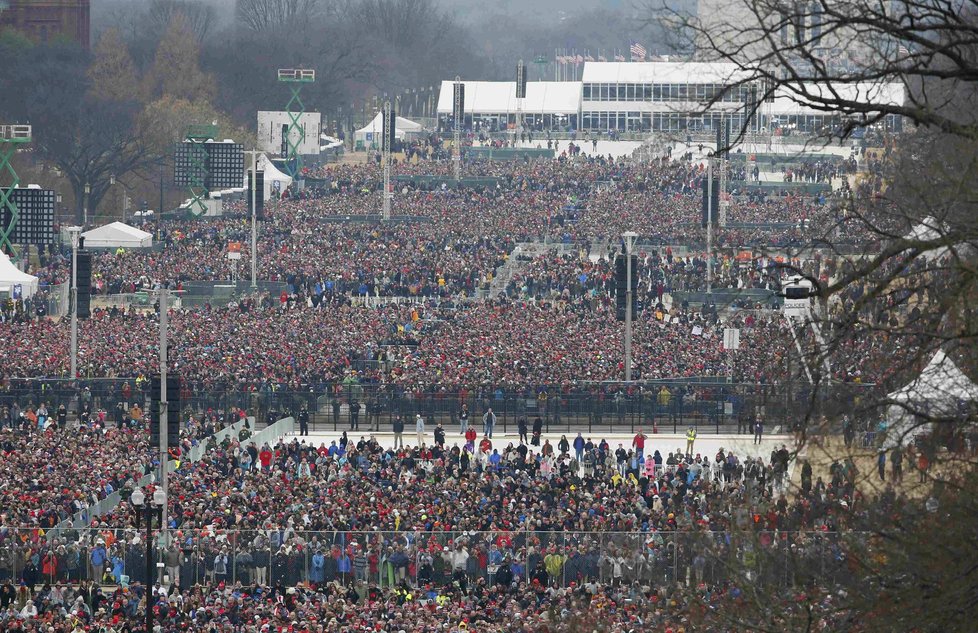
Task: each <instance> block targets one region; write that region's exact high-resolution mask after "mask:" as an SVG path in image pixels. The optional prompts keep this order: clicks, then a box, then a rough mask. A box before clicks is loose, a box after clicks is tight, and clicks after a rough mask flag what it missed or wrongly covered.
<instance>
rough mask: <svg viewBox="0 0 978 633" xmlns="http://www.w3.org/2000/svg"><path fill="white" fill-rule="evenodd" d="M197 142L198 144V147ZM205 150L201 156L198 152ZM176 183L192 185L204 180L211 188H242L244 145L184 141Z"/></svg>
mask: <svg viewBox="0 0 978 633" xmlns="http://www.w3.org/2000/svg"><path fill="white" fill-rule="evenodd" d="M194 145H196V147H194ZM201 149H203V151H204V152H205V154H202V155H201V157H200V159H202V160H203V165H200V164H199V160H195V156H194V152H199V151H201ZM174 172H175V173H174V182H175V183H176V184H177V185H180V186H189V185H191V184H193V183H194V181H195V180H196V181H200V180H203V181H204V185H205V186H206V187H207V189H208V190H210V191H215V190H218V189H230V188H233V187H241V186H242V185H243V183H244V147H243V146H242V145H241V144H240V143H198V144H194V143H180V144H178V145H177V149H176V155H175V160H174Z"/></svg>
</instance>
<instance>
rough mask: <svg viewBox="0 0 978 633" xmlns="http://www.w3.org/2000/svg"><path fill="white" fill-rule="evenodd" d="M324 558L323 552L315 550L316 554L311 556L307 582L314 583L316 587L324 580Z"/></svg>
mask: <svg viewBox="0 0 978 633" xmlns="http://www.w3.org/2000/svg"><path fill="white" fill-rule="evenodd" d="M325 569H326V556H324V555H323V550H321V549H320V550H316V553H315V554H313V555H312V567H311V568H310V569H309V581H310V582H313V583H316V584H317V585H318V584H320V583H322V582H323V580H324V579H325V578H326V571H325Z"/></svg>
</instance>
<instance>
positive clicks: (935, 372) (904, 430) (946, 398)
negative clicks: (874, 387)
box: [886, 350, 978, 446]
mask: <svg viewBox="0 0 978 633" xmlns="http://www.w3.org/2000/svg"><path fill="white" fill-rule="evenodd" d="M888 399H889V401H890V402H893V403H894V404H893V405H892V406H891V407H890V411H889V414H888V416H887V417H888V418H889V429H888V431H887V442H886V445H888V446H895V445H897V444H900V443H903V442H904V441H906V440H909V439H911V437H910V436H911V435H912V434H913V433H914V432H915V431H920V432H926V431H928V430H930V428H931V426H932V424H930V423H926V422H923V421H922V420H918V419H916V418H915V416H914V413H915V412H916V413H921V414H924V415H926V416H931V417H936V418H953V417H954V416H956V415H958V411H959V404H960V403H961V402H976V401H978V385H976V384H975V382H974V381H973V380H971V379H970V378H968V376H966V375H965V373H964V372H963V371H961V368H960V367H958V366H957V364H956V363H955V362H954V361H953V360H951V358H950V357H949V356H948V355H947V354H946V353H944V350H938V351H937V353H935V354H934V357H933V358H931V359H930V362H929V363H927V366H926V367H924V369H923V371H921V372H920V375H919V376H917V377H916V378H914V379H913V380H912V381H910V383H908V384H907V385H905V386H904V387H902V388H900V389H897V390H896V391H894V392H892V393H891V394H889V396H888Z"/></svg>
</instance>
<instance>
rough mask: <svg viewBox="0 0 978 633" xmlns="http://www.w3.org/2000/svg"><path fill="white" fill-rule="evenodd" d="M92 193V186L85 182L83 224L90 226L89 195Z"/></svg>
mask: <svg viewBox="0 0 978 633" xmlns="http://www.w3.org/2000/svg"><path fill="white" fill-rule="evenodd" d="M91 193H92V187H91V186H90V185H89V184H88V183H87V182H86V183H85V197H84V199H82V226H88V197H89V196H90V195H91Z"/></svg>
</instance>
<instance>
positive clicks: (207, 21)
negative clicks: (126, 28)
mask: <svg viewBox="0 0 978 633" xmlns="http://www.w3.org/2000/svg"><path fill="white" fill-rule="evenodd" d="M178 15H179V16H182V19H183V20H184V22H185V23H186V25H187V27H188V28H189V29H190V32H191V33H193V34H194V36H195V37H196V38H197V41H198V42H202V41H203V40H204V39H205V38H206V37H207V36H208V35H209V34H210V33H211V31H212V29H213V28H214V26H215V17H214V9H213V7H211V6H210V5H208V4H205V3H204V2H202V1H201V0H152V2H151V3H150V5H149V10H148V12H147V15H146V28H147V29H149V30H150V31H151V32H152V33H153V34H154V35H155V37H154V39H155V40H157V41H158V40H159V39H162V37H163V34H164V33H166V30H167V29H168V28H169V27H170V24H171V23H172V22H173V20H174V18H175V17H177V16H178Z"/></svg>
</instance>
